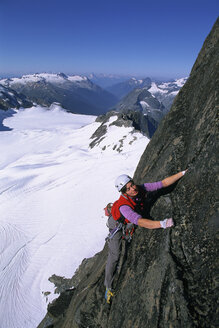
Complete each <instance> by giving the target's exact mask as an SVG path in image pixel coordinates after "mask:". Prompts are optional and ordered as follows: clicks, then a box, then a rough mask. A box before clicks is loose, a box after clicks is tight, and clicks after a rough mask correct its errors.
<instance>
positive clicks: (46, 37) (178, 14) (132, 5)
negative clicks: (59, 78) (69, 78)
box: [0, 0, 219, 78]
mask: <svg viewBox="0 0 219 328" xmlns="http://www.w3.org/2000/svg"><path fill="white" fill-rule="evenodd" d="M218 12H219V1H216V0H204V1H203V0H183V1H179V0H166V1H165V0H157V1H156V0H155V1H153V0H150V1H147V0H108V1H105V0H0V76H6V75H13V76H15V75H19V74H28V73H34V72H64V73H66V74H85V73H90V72H94V73H107V74H108V73H112V74H123V75H126V74H131V75H136V76H150V77H168V78H175V77H182V76H188V74H189V73H190V71H191V68H192V66H193V64H194V62H195V59H196V57H197V55H198V53H199V51H200V49H201V47H202V45H203V42H204V40H205V38H206V37H207V35H208V34H209V32H210V30H211V28H212V26H213V24H214V23H215V21H216V19H217V17H218Z"/></svg>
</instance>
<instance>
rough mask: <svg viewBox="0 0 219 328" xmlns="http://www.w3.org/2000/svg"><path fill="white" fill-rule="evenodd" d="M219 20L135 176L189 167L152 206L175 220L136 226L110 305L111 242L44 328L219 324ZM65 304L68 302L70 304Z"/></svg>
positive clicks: (150, 177) (206, 327) (204, 327)
mask: <svg viewBox="0 0 219 328" xmlns="http://www.w3.org/2000/svg"><path fill="white" fill-rule="evenodd" d="M218 26H219V20H218V21H217V22H216V24H215V25H214V27H213V29H212V31H211V33H210V35H209V36H208V38H207V39H206V41H205V43H204V45H203V48H202V50H201V52H200V54H199V56H198V58H197V60H196V62H195V65H194V67H193V69H192V72H191V75H190V77H189V79H188V81H187V83H186V84H185V86H184V87H183V88H182V89H181V91H180V92H179V94H178V96H177V98H176V100H175V102H174V104H173V106H172V108H171V111H170V112H169V114H168V115H167V116H166V117H165V119H164V120H163V121H162V123H161V125H160V126H159V128H158V129H157V131H156V133H155V134H154V136H153V138H152V140H151V142H150V143H149V145H148V146H147V148H146V150H145V152H144V154H143V155H142V158H141V160H140V162H139V165H138V167H137V169H136V172H135V176H134V178H135V180H136V182H138V183H140V182H144V181H156V180H160V179H162V178H164V177H166V176H169V175H171V174H173V173H175V172H177V171H179V170H182V169H186V168H189V170H188V172H187V173H186V175H185V176H184V177H183V178H182V179H181V180H180V181H178V183H177V184H176V185H175V186H172V187H171V189H170V190H166V192H164V193H163V195H162V193H160V197H159V198H158V200H157V202H156V203H155V205H154V206H153V208H152V211H151V214H152V216H153V217H154V218H155V219H158V220H159V219H163V218H165V217H169V216H172V217H173V218H174V222H175V227H174V228H171V229H167V230H162V229H159V230H147V229H143V228H138V229H137V230H136V232H135V235H134V238H133V241H132V243H131V244H130V245H129V247H128V249H127V254H123V257H122V260H123V265H122V268H121V266H120V272H119V274H118V275H117V278H116V281H115V288H116V296H115V297H114V299H113V301H112V305H111V307H109V308H107V307H106V304H104V286H103V281H104V266H105V261H106V256H107V247H105V248H104V250H103V251H102V252H101V253H99V254H98V255H97V256H96V257H95V258H94V259H91V260H90V261H93V262H90V266H89V269H88V270H86V268H85V267H84V270H83V269H82V270H81V278H80V282H78V285H77V286H76V288H75V289H74V292H73V293H72V295H71V302H70V304H69V305H68V306H67V305H65V304H66V303H65V302H64V300H65V301H66V302H67V297H69V296H68V294H67V292H64V293H63V294H62V295H61V299H60V298H59V299H58V300H56V301H55V302H54V303H53V304H51V305H50V309H49V311H48V314H47V316H46V318H45V319H44V321H43V322H42V323H41V324H40V326H39V327H40V328H42V327H44V328H45V327H54V328H58V327H60V328H61V327H62V328H82V327H89V328H106V327H107V328H120V327H126V328H129V327H130V328H133V327H136V328H140V327H148V328H158V327H159V328H166V327H168V328H169V327H171V328H190V327H197V328H210V327H211V328H213V327H214V328H216V327H218V326H219V321H218V308H219V307H218V304H217V300H218V292H217V282H218V267H217V259H218V235H217V231H218V226H219V221H218V214H217V209H218V206H217V202H216V191H217V182H218V181H217V180H218V179H217V165H216V164H217V163H216V159H217V158H216V156H217V154H218V151H217V150H218V149H217V143H216V141H217V137H218V126H217V108H218V107H217V105H218V93H217V90H218V84H217V83H218V72H219V69H218V53H219V44H218V35H219V32H218ZM167 192H169V193H167ZM58 304H59V306H57V305H58ZM60 304H64V305H65V306H64V305H63V306H62V311H60V308H61V305H60ZM54 307H56V310H55V311H52V310H51V309H52V308H53V309H54Z"/></svg>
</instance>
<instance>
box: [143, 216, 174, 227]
mask: <svg viewBox="0 0 219 328" xmlns="http://www.w3.org/2000/svg"><path fill="white" fill-rule="evenodd" d="M173 225H174V224H173V220H172V218H169V219H165V220H163V221H152V220H149V219H144V218H139V219H138V226H139V227H143V228H146V229H160V228H163V229H166V228H170V227H172V226H173Z"/></svg>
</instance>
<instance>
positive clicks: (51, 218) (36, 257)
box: [0, 105, 149, 328]
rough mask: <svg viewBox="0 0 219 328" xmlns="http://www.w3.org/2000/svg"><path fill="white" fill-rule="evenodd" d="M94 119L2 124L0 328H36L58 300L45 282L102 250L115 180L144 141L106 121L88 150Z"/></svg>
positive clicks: (19, 119)
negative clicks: (102, 135) (102, 133)
mask: <svg viewBox="0 0 219 328" xmlns="http://www.w3.org/2000/svg"><path fill="white" fill-rule="evenodd" d="M95 119H96V117H95V116H85V115H76V114H70V113H66V112H65V111H64V110H62V109H61V108H60V107H59V106H57V105H52V106H51V108H50V110H48V109H45V108H41V107H33V108H29V109H25V110H19V111H16V113H15V114H14V115H13V116H12V117H8V118H6V119H5V120H4V121H3V124H4V126H7V127H9V128H11V129H12V130H11V131H0V152H1V157H0V201H1V207H0V240H1V243H0V296H1V297H0V327H1V328H36V327H37V325H38V324H39V323H40V321H41V320H42V319H43V317H44V316H45V314H46V310H47V305H48V302H50V301H51V300H52V299H54V298H55V297H57V296H58V295H57V294H55V295H54V293H53V292H54V285H53V284H52V283H50V282H49V281H48V278H49V277H50V276H52V275H53V274H56V275H60V276H64V277H66V278H71V277H72V276H73V274H74V272H75V270H76V269H77V267H78V266H79V264H80V263H81V261H82V260H83V259H84V258H88V257H91V256H93V255H94V254H95V253H97V252H99V251H100V250H101V249H102V248H103V246H104V243H105V237H106V235H107V233H108V230H107V227H106V218H105V217H104V211H103V208H104V206H105V205H106V204H107V203H108V202H112V201H114V200H116V199H117V198H118V196H119V194H118V193H117V191H116V190H115V187H114V181H115V178H116V177H117V176H118V175H120V174H122V173H127V174H129V175H133V173H134V171H135V168H136V165H137V163H138V162H139V159H140V156H141V154H142V153H143V151H144V149H145V147H146V145H147V143H148V142H149V140H148V139H147V138H146V137H144V136H143V135H142V134H141V133H137V132H134V133H131V132H133V130H132V129H131V128H125V127H116V126H113V125H111V126H110V123H112V122H113V120H114V118H111V121H110V122H108V125H107V134H106V137H105V138H104V139H103V140H101V142H100V143H99V144H98V145H96V146H95V147H94V148H92V149H91V148H90V147H89V144H90V142H91V141H92V140H91V139H90V137H91V135H92V134H93V133H94V132H95V130H96V129H97V128H98V127H99V126H100V124H101V123H97V122H95ZM121 140H122V141H121ZM116 149H119V151H117V150H116ZM44 292H50V293H51V294H50V295H49V296H48V299H47V298H46V297H45V296H44V294H43V293H44Z"/></svg>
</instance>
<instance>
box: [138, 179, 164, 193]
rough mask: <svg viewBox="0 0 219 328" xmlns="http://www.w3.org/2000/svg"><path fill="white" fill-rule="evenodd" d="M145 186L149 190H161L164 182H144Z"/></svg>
mask: <svg viewBox="0 0 219 328" xmlns="http://www.w3.org/2000/svg"><path fill="white" fill-rule="evenodd" d="M143 186H144V188H145V189H146V190H147V191H155V190H159V189H162V188H163V184H162V181H158V182H151V183H144V185H143Z"/></svg>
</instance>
